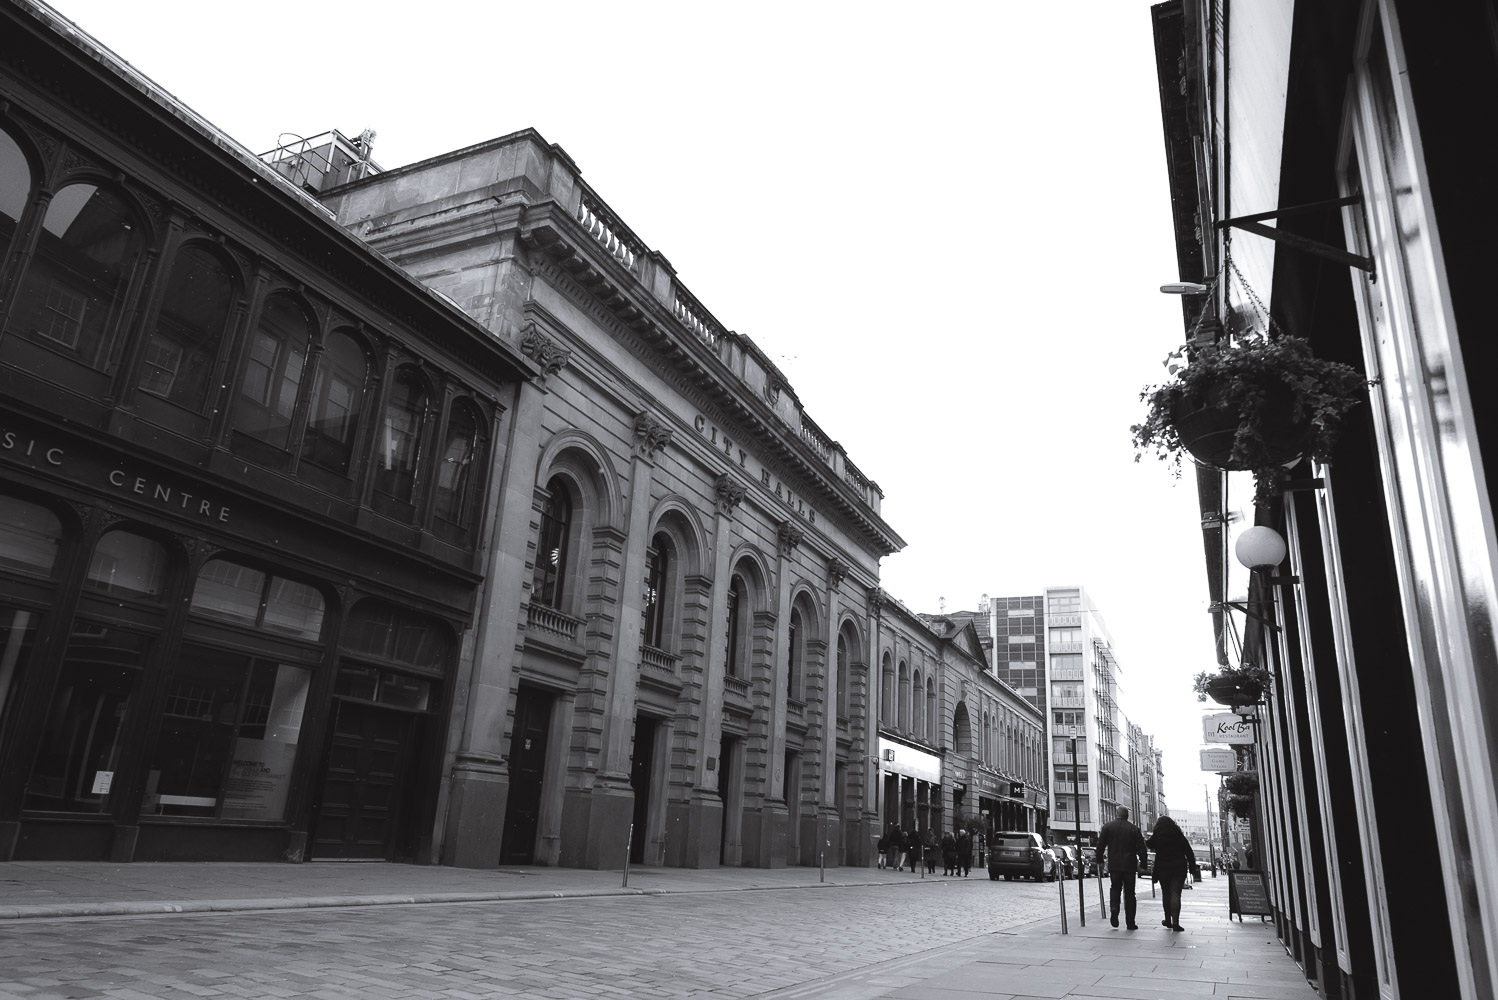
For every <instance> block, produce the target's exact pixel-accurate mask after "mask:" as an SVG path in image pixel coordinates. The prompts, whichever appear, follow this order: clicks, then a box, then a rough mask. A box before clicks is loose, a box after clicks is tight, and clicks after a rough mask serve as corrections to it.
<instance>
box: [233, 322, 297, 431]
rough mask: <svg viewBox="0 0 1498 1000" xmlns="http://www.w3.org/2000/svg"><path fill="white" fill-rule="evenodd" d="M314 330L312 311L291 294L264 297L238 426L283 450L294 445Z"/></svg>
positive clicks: (238, 404) (244, 378)
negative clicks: (309, 316)
mask: <svg viewBox="0 0 1498 1000" xmlns="http://www.w3.org/2000/svg"><path fill="white" fill-rule="evenodd" d="M311 335H312V330H311V325H310V324H309V323H308V322H307V314H306V313H305V312H303V311H302V307H301V306H300V305H298V304H297V302H296V300H295V299H293V298H292V297H291V296H290V295H272V296H271V297H270V298H268V299H266V300H265V305H264V306H263V307H261V310H260V323H259V325H258V326H257V327H256V328H255V332H254V333H253V334H252V335H251V336H250V346H249V353H248V355H247V356H246V358H245V362H244V374H243V376H241V378H240V380H239V396H238V397H237V398H236V399H235V400H234V415H233V423H234V428H235V430H238V431H242V432H244V433H245V434H248V435H250V436H251V437H255V438H259V439H260V440H261V441H264V442H265V443H266V444H269V445H274V446H275V447H277V448H280V449H283V450H284V449H286V448H288V447H290V437H291V418H292V415H293V413H294V412H295V410H296V401H297V394H298V392H299V391H300V390H301V386H302V370H303V369H304V368H305V367H306V363H307V344H308V343H309V342H310V341H311Z"/></svg>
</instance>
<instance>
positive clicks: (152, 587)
mask: <svg viewBox="0 0 1498 1000" xmlns="http://www.w3.org/2000/svg"><path fill="white" fill-rule="evenodd" d="M165 583H166V549H165V548H163V547H162V545H161V544H160V543H159V542H155V541H152V540H151V539H149V538H143V537H142V536H140V535H135V534H131V533H130V532H128V531H111V532H109V533H108V534H106V535H105V536H104V537H103V538H101V539H99V544H98V545H96V546H94V554H93V557H92V558H91V559H90V560H89V563H88V576H87V577H86V578H85V579H84V586H85V587H87V588H88V589H89V590H92V591H96V592H98V593H102V594H104V595H106V596H109V597H134V598H156V597H159V596H160V595H161V590H162V587H163V586H165Z"/></svg>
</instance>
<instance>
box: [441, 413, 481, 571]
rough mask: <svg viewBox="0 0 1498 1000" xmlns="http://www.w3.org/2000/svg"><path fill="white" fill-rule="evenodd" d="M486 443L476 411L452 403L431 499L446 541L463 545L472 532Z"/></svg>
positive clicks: (479, 492)
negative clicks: (433, 493) (435, 485)
mask: <svg viewBox="0 0 1498 1000" xmlns="http://www.w3.org/2000/svg"><path fill="white" fill-rule="evenodd" d="M486 440H487V439H486V438H485V436H484V423H483V420H482V419H481V417H480V415H479V412H478V409H477V408H476V407H475V406H474V405H473V404H472V403H470V402H469V401H468V400H466V399H460V400H457V401H456V402H455V403H453V408H452V413H450V414H449V415H448V418H447V440H446V443H445V444H444V445H443V448H442V455H441V458H440V461H439V462H438V463H437V492H436V494H435V496H434V497H433V502H434V504H435V507H436V509H435V510H434V511H433V513H434V514H436V516H437V524H438V525H439V527H438V534H439V535H441V536H442V537H444V538H446V539H447V540H448V541H455V542H462V541H466V540H467V537H468V532H469V531H470V530H472V528H473V522H474V515H475V514H476V513H477V508H478V503H479V498H480V495H481V494H482V493H483V482H482V481H481V477H482V475H483V471H484V443H485V441H486ZM444 526H445V527H444Z"/></svg>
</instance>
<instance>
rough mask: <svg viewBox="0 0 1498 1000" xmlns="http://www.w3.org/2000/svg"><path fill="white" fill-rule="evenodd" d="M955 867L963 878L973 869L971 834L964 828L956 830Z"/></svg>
mask: <svg viewBox="0 0 1498 1000" xmlns="http://www.w3.org/2000/svg"><path fill="white" fill-rule="evenodd" d="M957 868H958V870H959V871H961V872H962V877H963V878H967V875H968V872H970V871H972V870H973V835H972V834H970V833H968V832H967V830H965V829H963V830H958V831H957Z"/></svg>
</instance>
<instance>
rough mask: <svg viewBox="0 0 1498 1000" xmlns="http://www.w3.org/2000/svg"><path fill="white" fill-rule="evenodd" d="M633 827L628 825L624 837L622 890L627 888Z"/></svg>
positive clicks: (632, 844)
mask: <svg viewBox="0 0 1498 1000" xmlns="http://www.w3.org/2000/svg"><path fill="white" fill-rule="evenodd" d="M634 840H635V825H634V824H633V823H631V824H629V833H627V834H625V835H624V888H626V889H628V888H629V852H630V849H631V848H632V847H634Z"/></svg>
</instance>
